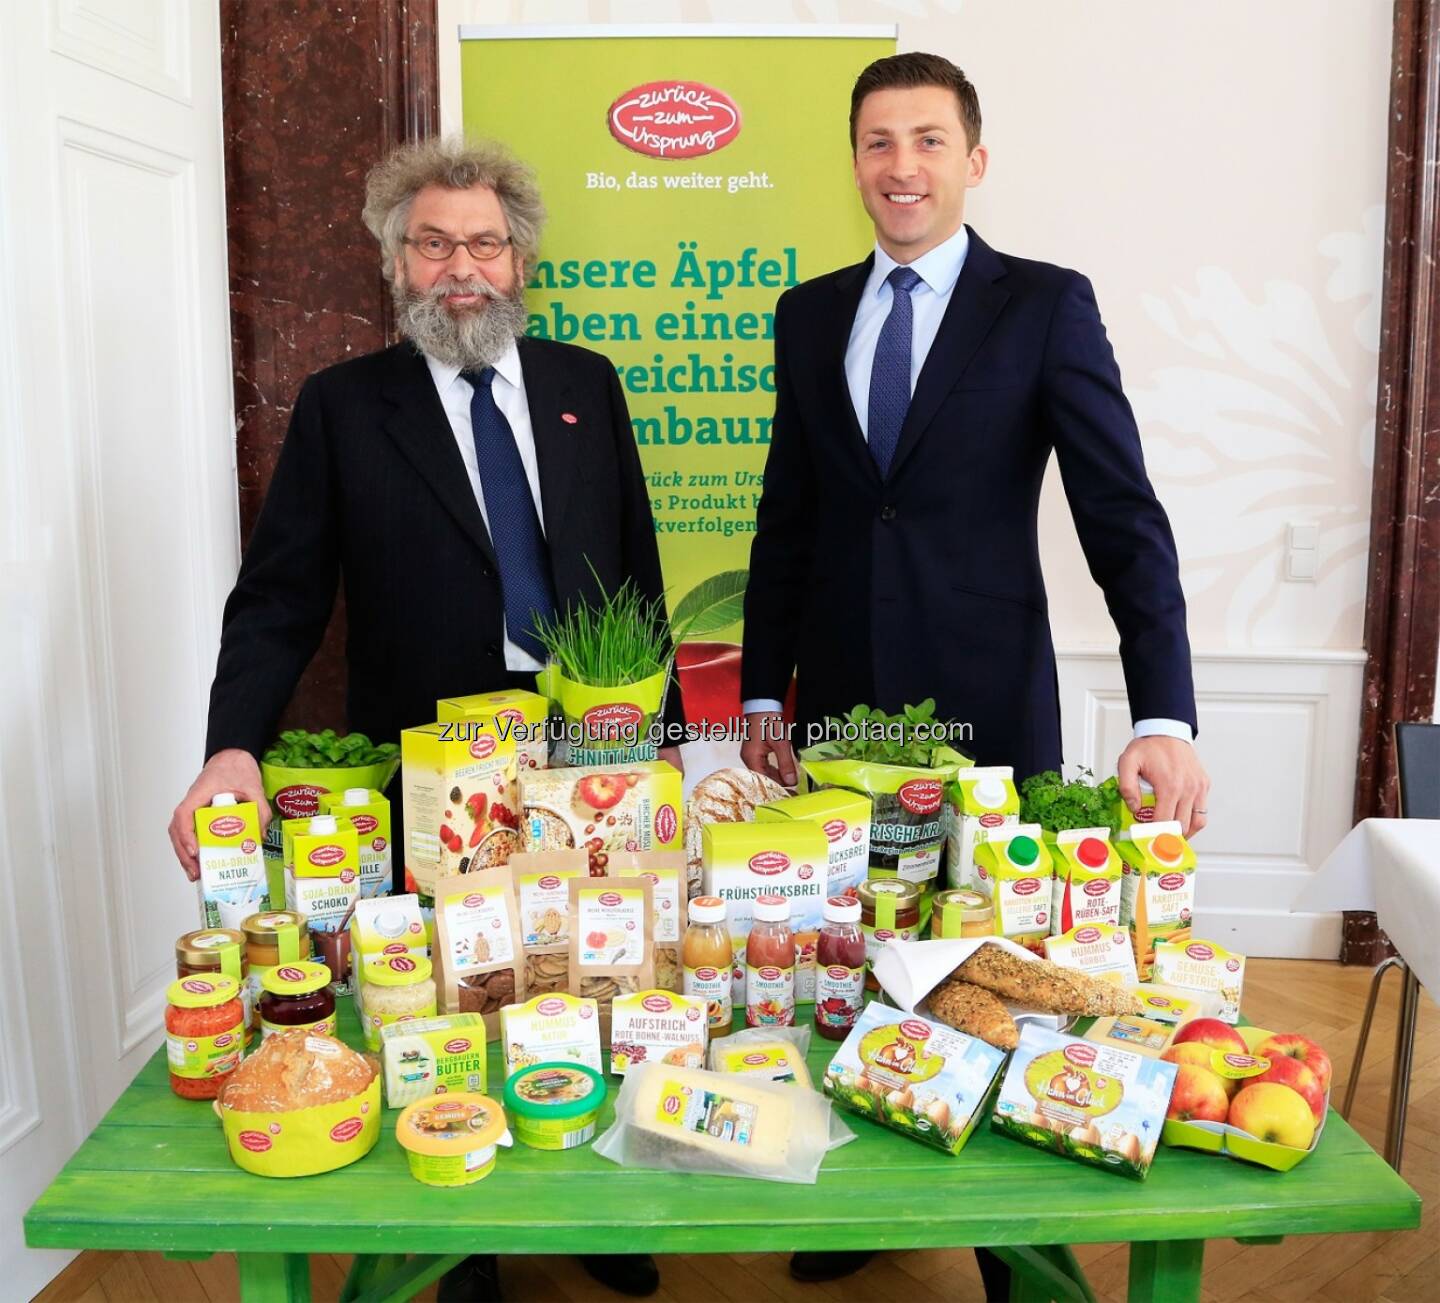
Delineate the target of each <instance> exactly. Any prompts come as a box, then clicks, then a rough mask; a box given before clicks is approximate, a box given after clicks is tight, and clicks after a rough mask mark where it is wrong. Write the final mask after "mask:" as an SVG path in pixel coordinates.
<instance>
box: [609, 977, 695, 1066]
mask: <svg viewBox="0 0 1440 1303" xmlns="http://www.w3.org/2000/svg"><path fill="white" fill-rule="evenodd" d="M707 1038H708V1028H707V1023H706V1015H705V1001H704V1000H700V999H696V998H694V997H691V996H686V995H676V994H675V993H674V992H673V991H660V990H653V991H636V992H634V993H633V994H631V995H622V996H617V997H616V999H615V1003H614V1005H613V1007H612V1010H611V1015H610V1071H611V1072H613V1073H615V1075H616V1076H619V1077H623V1076H624V1075H625V1073H626V1071H627V1070H628V1069H630V1068H632V1067H634V1066H635V1065H636V1064H637V1063H664V1064H668V1065H669V1066H671V1067H675V1068H703V1067H704V1066H705V1045H706V1041H707Z"/></svg>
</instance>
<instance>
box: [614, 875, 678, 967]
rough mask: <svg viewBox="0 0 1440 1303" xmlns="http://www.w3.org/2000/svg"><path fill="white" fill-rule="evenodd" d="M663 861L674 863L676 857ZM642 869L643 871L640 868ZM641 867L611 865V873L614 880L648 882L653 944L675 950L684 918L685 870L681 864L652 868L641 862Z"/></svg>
mask: <svg viewBox="0 0 1440 1303" xmlns="http://www.w3.org/2000/svg"><path fill="white" fill-rule="evenodd" d="M667 858H671V859H676V860H678V856H673V855H671V856H668V857H667ZM641 864H643V865H644V867H642V866H641ZM641 864H635V863H633V862H631V863H621V864H620V865H619V866H618V867H616V866H614V865H613V864H612V867H611V872H612V873H615V874H616V875H617V876H618V877H622V878H633V877H635V876H637V875H638V876H640V877H643V878H647V879H648V880H649V882H650V911H651V915H652V916H653V918H654V920H655V935H654V941H655V944H656V945H657V946H675V945H679V943H680V933H681V930H682V924H681V918H682V916H683V915H684V912H685V910H684V901H685V876H684V875H685V868H684V865H683V863H679V862H677V863H673V864H658V865H657V864H654V863H652V862H651V861H650V860H643V861H642V862H641Z"/></svg>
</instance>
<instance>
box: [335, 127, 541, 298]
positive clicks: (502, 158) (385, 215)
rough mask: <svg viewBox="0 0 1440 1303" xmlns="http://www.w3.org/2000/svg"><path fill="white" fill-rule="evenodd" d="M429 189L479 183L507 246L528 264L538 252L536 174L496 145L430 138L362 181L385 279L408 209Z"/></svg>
mask: <svg viewBox="0 0 1440 1303" xmlns="http://www.w3.org/2000/svg"><path fill="white" fill-rule="evenodd" d="M430 185H438V186H447V187H449V188H450V189H452V190H468V189H469V188H470V187H471V186H475V185H483V186H486V187H488V188H489V189H491V190H493V191H494V192H495V196H496V198H498V199H499V200H500V207H501V209H502V211H503V212H504V213H505V220H506V221H507V222H508V223H509V224H510V239H511V248H512V249H514V251H515V253H516V254H517V255H518V256H519V257H520V258H522V259H523V260H524V261H525V262H527V263H528V262H530V261H531V260H532V259H533V258H534V257H535V255H536V254H537V253H538V252H539V248H540V228H541V227H542V226H543V225H544V223H545V206H544V204H542V203H541V202H540V188H539V186H538V185H536V183H535V174H534V173H533V172H532V171H531V170H530V169H529V168H528V167H527V166H526V165H525V164H524V163H522V162H520V160H519V159H517V158H516V157H515V156H514V155H513V154H511V153H510V151H509V150H508V149H506V148H505V147H504V146H503V145H500V144H497V143H496V142H494V141H490V140H466V139H464V138H463V137H460V136H449V137H443V138H442V137H439V136H434V137H431V138H430V139H429V140H420V141H415V142H412V143H410V144H406V145H400V146H398V147H397V148H395V149H393V150H391V151H390V153H389V154H387V155H386V156H385V157H384V158H383V159H381V160H380V162H378V163H377V164H376V165H375V166H374V167H373V168H371V169H370V174H369V175H368V176H367V177H366V178H365V208H364V211H363V213H362V214H361V216H362V217H363V218H364V221H365V225H366V227H367V228H369V231H370V234H371V235H373V236H374V237H375V238H376V239H377V240H379V241H380V263H381V270H382V271H383V272H384V273H385V279H386V280H387V281H393V280H394V279H395V259H396V258H397V257H398V256H399V254H400V251H401V248H402V244H401V241H402V238H403V237H404V235H405V226H406V223H408V222H409V220H410V205H411V204H412V203H413V202H414V200H415V196H416V195H417V194H419V193H420V191H421V190H423V189H424V188H425V187H426V186H430Z"/></svg>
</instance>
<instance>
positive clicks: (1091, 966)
mask: <svg viewBox="0 0 1440 1303" xmlns="http://www.w3.org/2000/svg"><path fill="white" fill-rule="evenodd" d="M1045 958H1046V959H1048V960H1049V961H1050V962H1051V963H1052V964H1058V965H1059V966H1060V967H1061V968H1076V969H1079V971H1080V972H1082V973H1084V974H1085V975H1086V976H1087V977H1098V978H1100V979H1101V980H1102V981H1106V982H1114V983H1116V984H1117V985H1119V986H1123V987H1125V989H1126V990H1129V989H1130V988H1131V987H1132V986H1134V985H1135V984H1136V983H1137V982H1138V981H1139V980H1140V979H1139V978H1138V977H1137V976H1136V974H1135V951H1134V949H1133V948H1132V946H1131V945H1130V934H1129V932H1127V931H1126V930H1125V929H1124V928H1118V927H1111V926H1109V925H1108V924H1105V923H1087V924H1085V925H1084V926H1083V927H1076V928H1071V929H1070V931H1068V932H1066V933H1065V934H1064V935H1063V936H1058V937H1046V938H1045Z"/></svg>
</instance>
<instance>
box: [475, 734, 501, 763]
mask: <svg viewBox="0 0 1440 1303" xmlns="http://www.w3.org/2000/svg"><path fill="white" fill-rule="evenodd" d="M499 745H500V743H499V742H498V741H496V740H495V739H494V738H493V737H491V736H490V735H489V734H488V733H482V734H481V735H480V736H479V737H477V738H476V739H475V740H474V741H473V742H471V743H470V758H471V759H472V760H488V759H489V758H490V757H491V756H493V755H494V754H495V748H496V747H497V746H499Z"/></svg>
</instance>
